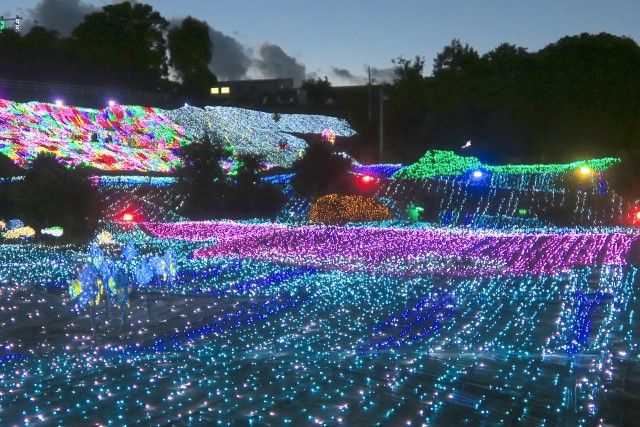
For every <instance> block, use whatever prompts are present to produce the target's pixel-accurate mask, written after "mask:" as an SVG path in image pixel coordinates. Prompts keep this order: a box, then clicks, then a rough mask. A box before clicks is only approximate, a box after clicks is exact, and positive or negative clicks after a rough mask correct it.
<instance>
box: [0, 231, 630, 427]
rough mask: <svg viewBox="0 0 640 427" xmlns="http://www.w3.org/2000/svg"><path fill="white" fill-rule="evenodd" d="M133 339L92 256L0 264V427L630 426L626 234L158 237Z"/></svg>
mask: <svg viewBox="0 0 640 427" xmlns="http://www.w3.org/2000/svg"><path fill="white" fill-rule="evenodd" d="M110 231H111V233H112V235H113V239H114V241H115V243H114V244H110V245H109V246H105V247H104V250H105V252H106V253H113V254H117V253H119V251H121V249H122V247H123V245H125V244H127V243H133V244H134V245H135V246H136V247H137V248H138V250H139V256H147V255H151V254H161V253H162V252H163V251H165V250H166V249H167V248H171V249H172V250H173V252H174V254H175V262H176V270H177V275H176V277H175V279H174V281H173V282H172V283H171V284H164V285H158V284H156V285H154V284H149V285H145V286H132V287H133V289H132V292H131V294H130V298H129V307H128V309H127V316H126V320H124V321H123V319H122V317H121V316H120V313H119V312H117V311H116V310H114V309H113V307H109V305H108V304H105V305H103V304H100V305H99V306H97V307H93V308H87V309H85V310H82V311H80V312H79V313H75V312H73V311H72V307H73V305H74V302H73V301H71V299H70V297H69V294H68V292H67V289H68V284H69V282H70V281H71V280H72V279H73V278H74V277H75V276H76V274H77V272H78V269H79V266H80V265H81V264H82V263H83V262H86V260H87V255H86V249H87V248H85V247H76V246H62V247H52V246H44V245H38V244H3V245H1V246H0V425H13V424H29V425H50V424H62V425H95V424H103V425H124V424H127V425H137V424H145V425H156V424H160V425H167V424H172V425H175V424H178V425H180V424H184V425H197V424H202V425H213V424H217V425H238V424H254V425H283V424H288V425H308V424H320V425H340V424H344V425H423V424H426V425H460V424H465V423H466V424H469V425H496V424H512V423H519V424H525V425H557V424H565V425H590V424H597V423H603V424H623V423H624V424H627V423H631V420H633V419H634V418H636V417H637V416H638V415H640V414H639V413H638V412H639V411H638V409H637V408H638V406H637V404H636V405H635V406H634V403H637V402H638V400H637V399H638V398H639V396H638V390H639V388H638V385H639V384H640V375H639V372H640V369H639V365H638V355H639V353H638V346H637V343H638V339H637V336H638V332H639V331H638V323H637V321H636V317H637V316H636V314H635V311H636V310H637V309H638V308H639V307H638V283H637V282H638V280H637V269H636V267H634V266H633V265H631V264H630V263H629V259H631V258H633V256H632V255H633V253H634V251H635V250H636V249H635V247H636V245H637V240H638V237H640V235H639V234H638V233H636V232H634V231H632V230H629V229H623V228H618V229H604V228H599V229H584V230H578V229H574V230H560V229H529V230H526V231H523V230H515V229H514V230H502V231H499V232H498V231H488V230H470V229H468V228H441V227H430V226H427V225H412V226H409V225H406V224H387V226H379V225H364V226H357V227H356V226H347V227H320V226H287V225H279V224H268V223H233V222H210V223H172V224H163V223H149V224H144V225H141V226H140V227H133V228H128V229H122V228H116V227H115V226H113V227H112V228H111V229H110Z"/></svg>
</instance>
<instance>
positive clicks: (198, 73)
mask: <svg viewBox="0 0 640 427" xmlns="http://www.w3.org/2000/svg"><path fill="white" fill-rule="evenodd" d="M168 40H169V51H170V52H171V65H172V66H173V68H174V69H175V70H176V71H177V72H178V74H179V76H180V78H181V80H182V87H183V90H184V92H185V93H186V94H187V95H189V96H190V98H191V99H198V98H200V99H203V98H204V97H206V96H207V94H208V93H209V89H210V88H211V86H213V85H214V84H215V83H216V76H214V75H213V73H212V72H211V70H209V62H211V58H212V55H213V43H212V42H211V38H210V37H209V26H208V25H207V23H206V22H203V21H198V20H197V19H194V18H192V17H190V16H189V17H187V18H185V19H184V20H183V21H182V24H181V25H180V26H179V27H176V28H172V29H171V31H169V36H168Z"/></svg>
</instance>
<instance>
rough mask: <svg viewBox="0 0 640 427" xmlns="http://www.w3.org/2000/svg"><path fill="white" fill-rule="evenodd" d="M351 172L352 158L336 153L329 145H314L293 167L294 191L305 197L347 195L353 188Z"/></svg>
mask: <svg viewBox="0 0 640 427" xmlns="http://www.w3.org/2000/svg"><path fill="white" fill-rule="evenodd" d="M350 171H351V159H350V158H347V157H343V156H342V155H341V154H338V153H335V152H334V151H333V150H332V149H331V147H330V146H329V145H327V143H312V144H310V145H309V148H308V149H307V151H306V153H305V154H304V156H303V157H302V158H301V159H299V160H298V161H297V162H296V163H295V164H294V165H293V172H295V176H294V178H293V181H292V184H293V189H294V190H295V192H296V193H298V194H301V195H304V196H322V195H325V194H329V193H347V192H349V189H350V188H351V177H350Z"/></svg>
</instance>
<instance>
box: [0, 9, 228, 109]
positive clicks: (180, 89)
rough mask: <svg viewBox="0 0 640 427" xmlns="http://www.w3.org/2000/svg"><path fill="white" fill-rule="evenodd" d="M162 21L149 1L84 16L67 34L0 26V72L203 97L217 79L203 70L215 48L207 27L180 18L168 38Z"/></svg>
mask: <svg viewBox="0 0 640 427" xmlns="http://www.w3.org/2000/svg"><path fill="white" fill-rule="evenodd" d="M168 26H169V22H168V21H167V20H166V19H165V18H164V17H162V16H161V15H160V14H159V13H158V12H157V11H155V10H154V9H153V8H152V7H151V6H149V5H147V4H142V3H135V4H134V3H132V2H121V3H118V4H112V5H107V6H105V7H104V8H103V9H102V10H101V11H99V12H95V13H91V14H89V15H87V16H86V17H85V18H84V20H83V21H82V22H81V23H80V24H79V25H78V26H77V27H76V28H75V29H74V30H73V32H72V34H71V36H70V37H61V36H60V35H59V34H58V33H57V32H55V31H51V30H48V29H46V28H44V27H41V26H34V27H32V28H31V29H30V30H29V32H28V33H26V34H24V35H20V34H18V33H16V32H14V31H4V32H0V55H2V58H4V60H3V61H2V62H0V76H2V78H6V79H15V80H28V81H37V82H52V83H56V82H57V83H74V84H81V85H91V86H106V87H114V88H119V87H122V88H131V89H135V90H142V91H148V92H156V91H161V92H168V91H170V92H176V95H181V96H183V97H185V99H187V98H188V99H189V100H190V101H192V102H197V101H198V100H199V99H200V100H202V99H203V98H204V97H206V95H207V94H208V91H209V88H210V85H211V83H212V82H213V83H215V76H214V75H213V74H212V73H211V71H209V69H208V62H209V61H210V59H211V56H212V50H213V46H212V43H211V40H210V38H209V32H208V26H207V25H206V23H204V22H201V21H197V20H195V19H193V18H186V19H185V20H184V21H183V22H182V23H181V25H180V26H179V27H177V28H174V29H173V30H171V31H169V33H168V36H167V29H168ZM167 39H168V41H169V43H168V45H167V41H166V40H167ZM167 53H169V55H167ZM169 58H171V60H169ZM170 66H172V67H174V69H175V70H176V72H177V74H178V75H179V76H180V77H181V80H182V83H181V84H177V83H175V82H173V81H171V80H169V79H168V77H169V67H170ZM198 96H199V98H198Z"/></svg>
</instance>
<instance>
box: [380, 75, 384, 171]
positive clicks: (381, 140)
mask: <svg viewBox="0 0 640 427" xmlns="http://www.w3.org/2000/svg"><path fill="white" fill-rule="evenodd" d="M383 146H384V86H383V85H382V84H380V163H382V150H383Z"/></svg>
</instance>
